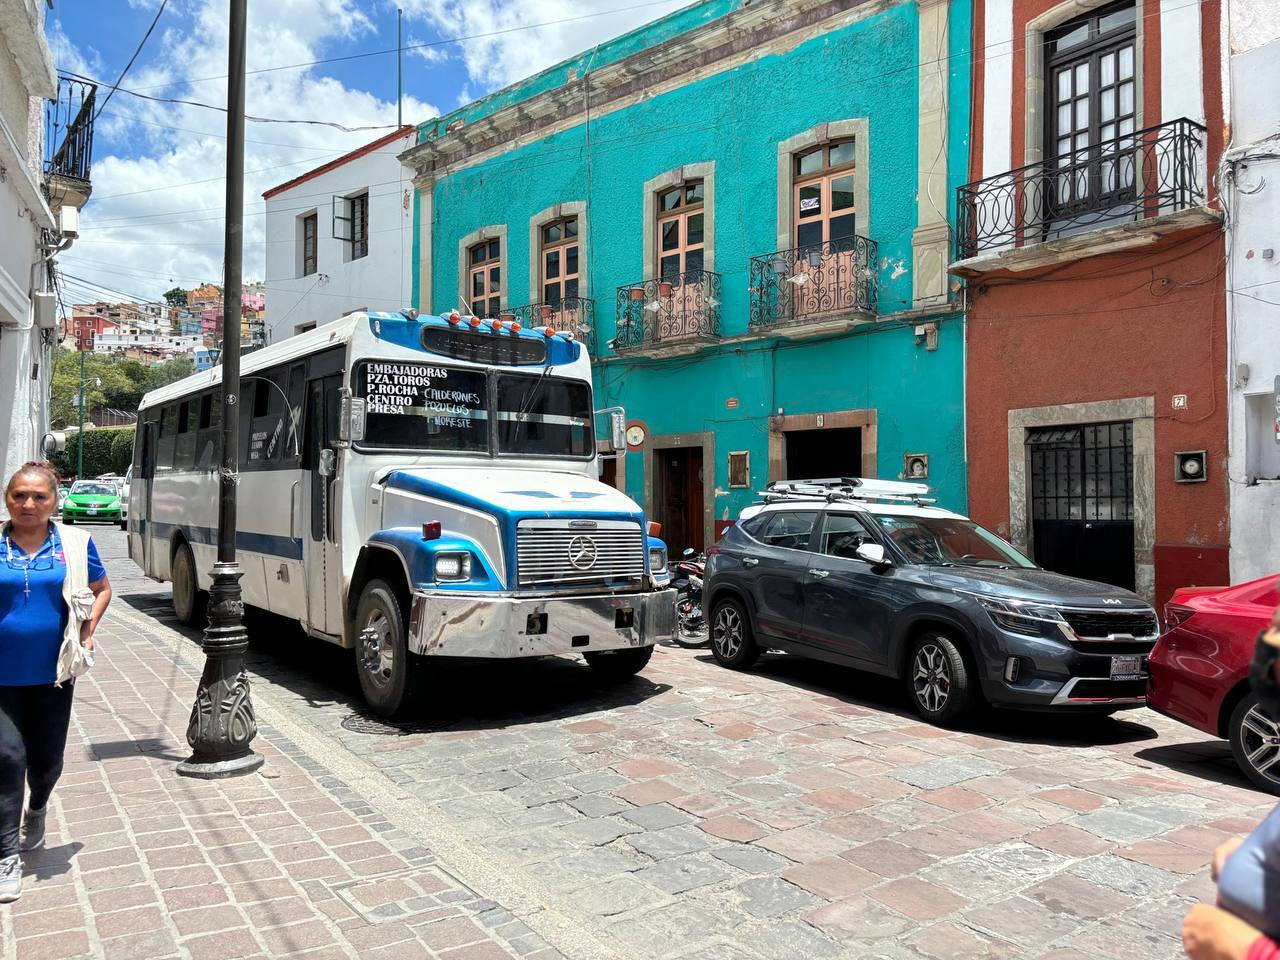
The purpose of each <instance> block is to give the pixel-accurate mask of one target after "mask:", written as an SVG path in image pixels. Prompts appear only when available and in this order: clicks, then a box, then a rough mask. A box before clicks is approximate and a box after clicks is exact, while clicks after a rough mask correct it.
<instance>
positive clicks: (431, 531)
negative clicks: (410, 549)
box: [422, 520, 440, 540]
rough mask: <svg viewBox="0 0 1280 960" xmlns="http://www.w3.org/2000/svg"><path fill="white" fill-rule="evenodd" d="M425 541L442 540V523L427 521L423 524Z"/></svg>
mask: <svg viewBox="0 0 1280 960" xmlns="http://www.w3.org/2000/svg"><path fill="white" fill-rule="evenodd" d="M422 539H423V540H439V539H440V521H439V520H427V521H425V522H424V523H423V524H422Z"/></svg>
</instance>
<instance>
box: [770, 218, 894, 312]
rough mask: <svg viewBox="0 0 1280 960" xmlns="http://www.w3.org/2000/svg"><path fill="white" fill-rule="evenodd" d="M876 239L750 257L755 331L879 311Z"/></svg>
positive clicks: (857, 239) (843, 240)
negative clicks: (877, 301) (877, 308)
mask: <svg viewBox="0 0 1280 960" xmlns="http://www.w3.org/2000/svg"><path fill="white" fill-rule="evenodd" d="M877 259H878V254H877V252H876V244H875V241H874V240H868V239H867V238H866V237H845V238H843V239H840V240H831V241H828V242H827V243H816V244H810V245H808V246H804V247H796V248H794V249H792V250H778V251H775V252H774V253H770V254H767V255H765V256H763V257H752V258H751V280H750V288H751V310H750V314H749V315H748V318H747V323H748V325H749V326H750V327H751V328H752V329H757V328H760V327H772V326H778V325H782V324H793V323H804V322H806V321H819V320H830V319H837V318H839V317H840V316H841V315H842V314H857V313H862V314H874V313H875V312H876V261H877Z"/></svg>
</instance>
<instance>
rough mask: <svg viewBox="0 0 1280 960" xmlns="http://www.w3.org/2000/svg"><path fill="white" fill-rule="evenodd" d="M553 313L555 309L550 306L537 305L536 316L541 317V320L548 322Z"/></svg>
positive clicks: (545, 304)
mask: <svg viewBox="0 0 1280 960" xmlns="http://www.w3.org/2000/svg"><path fill="white" fill-rule="evenodd" d="M553 313H555V308H554V307H553V306H551V304H549V303H542V304H539V305H538V316H540V317H542V319H543V320H550V319H551V315H552V314H553Z"/></svg>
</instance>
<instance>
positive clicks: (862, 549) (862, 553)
mask: <svg viewBox="0 0 1280 960" xmlns="http://www.w3.org/2000/svg"><path fill="white" fill-rule="evenodd" d="M854 552H855V553H856V554H857V555H858V559H859V560H865V561H867V563H869V564H871V565H872V566H873V567H888V566H892V563H891V562H890V560H889V557H888V555H887V554H886V553H885V552H884V547H882V546H880V544H878V543H861V544H859V545H858V549H857V550H855V551H854Z"/></svg>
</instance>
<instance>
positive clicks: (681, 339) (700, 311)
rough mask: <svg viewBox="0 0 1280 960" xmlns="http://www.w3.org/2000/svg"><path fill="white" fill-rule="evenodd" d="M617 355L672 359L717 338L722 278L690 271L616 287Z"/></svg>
mask: <svg viewBox="0 0 1280 960" xmlns="http://www.w3.org/2000/svg"><path fill="white" fill-rule="evenodd" d="M617 325H618V330H617V335H616V337H615V339H614V340H613V342H612V346H613V349H614V350H616V351H617V352H618V353H623V354H627V353H631V354H644V355H646V356H655V357H672V356H679V355H681V354H687V353H694V352H696V351H698V350H699V349H701V348H702V347H705V346H707V345H708V344H711V343H714V342H715V341H717V340H719V339H720V274H718V273H711V272H710V271H709V270H690V271H687V272H686V273H680V274H672V275H670V276H666V277H662V278H660V279H657V280H642V281H638V282H636V283H629V284H626V285H624V286H621V287H619V288H618V306H617Z"/></svg>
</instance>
